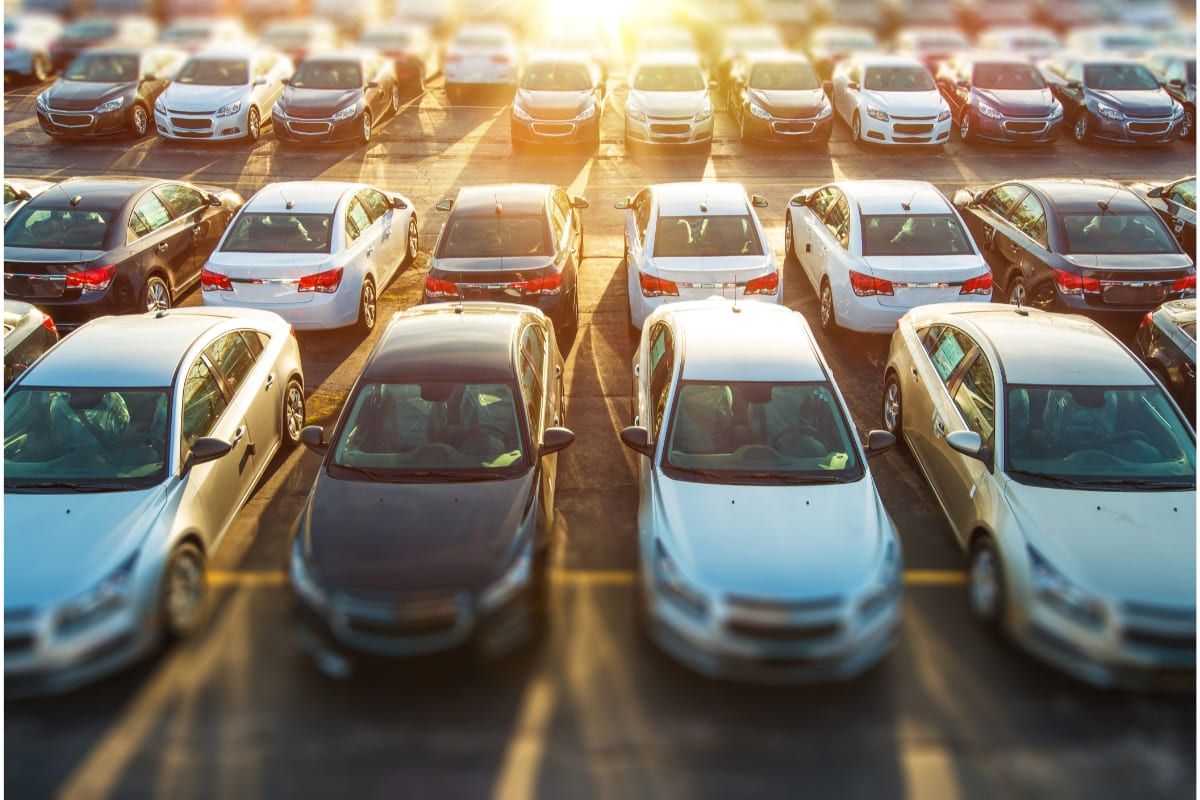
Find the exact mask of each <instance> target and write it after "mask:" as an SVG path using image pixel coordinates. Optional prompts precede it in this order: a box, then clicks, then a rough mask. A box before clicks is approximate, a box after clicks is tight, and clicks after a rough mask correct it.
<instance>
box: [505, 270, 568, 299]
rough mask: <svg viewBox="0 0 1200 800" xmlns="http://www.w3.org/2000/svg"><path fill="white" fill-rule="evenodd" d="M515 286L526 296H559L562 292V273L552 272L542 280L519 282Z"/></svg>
mask: <svg viewBox="0 0 1200 800" xmlns="http://www.w3.org/2000/svg"><path fill="white" fill-rule="evenodd" d="M513 286H517V287H519V288H520V289H521V291H523V292H524V293H525V294H558V293H559V292H561V291H562V273H561V272H551V273H549V274H548V275H543V276H542V277H540V278H532V279H530V280H527V281H518V282H517V283H514V284H513Z"/></svg>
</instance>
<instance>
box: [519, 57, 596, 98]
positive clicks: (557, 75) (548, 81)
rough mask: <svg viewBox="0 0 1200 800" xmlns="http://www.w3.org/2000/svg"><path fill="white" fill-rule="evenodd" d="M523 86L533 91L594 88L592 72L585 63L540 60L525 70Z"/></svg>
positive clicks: (583, 90) (575, 90) (565, 90)
mask: <svg viewBox="0 0 1200 800" xmlns="http://www.w3.org/2000/svg"><path fill="white" fill-rule="evenodd" d="M521 88H522V89H528V90H529V91H533V92H586V91H587V90H588V89H591V88H592V74H591V71H590V70H588V68H587V67H585V66H584V65H583V64H577V63H572V62H567V63H556V62H553V61H540V62H537V63H534V64H530V65H529V67H528V68H527V69H526V70H525V75H524V76H523V77H522V78H521Z"/></svg>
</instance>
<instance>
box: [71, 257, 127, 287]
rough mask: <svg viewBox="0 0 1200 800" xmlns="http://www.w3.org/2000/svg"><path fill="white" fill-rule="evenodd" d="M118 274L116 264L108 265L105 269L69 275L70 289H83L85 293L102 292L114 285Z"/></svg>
mask: <svg viewBox="0 0 1200 800" xmlns="http://www.w3.org/2000/svg"><path fill="white" fill-rule="evenodd" d="M116 274H117V265H116V264H106V265H105V266H103V267H92V268H91V269H82V270H79V271H78V272H68V273H67V288H68V289H83V290H84V291H85V292H102V291H104V290H105V289H107V288H108V285H109V284H110V283H112V279H113V276H114V275H116Z"/></svg>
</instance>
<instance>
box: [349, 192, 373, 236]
mask: <svg viewBox="0 0 1200 800" xmlns="http://www.w3.org/2000/svg"><path fill="white" fill-rule="evenodd" d="M369 227H371V217H370V216H369V215H368V214H367V210H366V209H365V208H363V204H362V203H360V202H359V200H358V198H357V197H355V198H354V199H352V200H351V201H350V207H349V208H348V209H346V244H350V243H351V242H353V241H354V240H355V239H357V238H358V237H359V236H362V234H363V232H364V231H366V229H367V228H369Z"/></svg>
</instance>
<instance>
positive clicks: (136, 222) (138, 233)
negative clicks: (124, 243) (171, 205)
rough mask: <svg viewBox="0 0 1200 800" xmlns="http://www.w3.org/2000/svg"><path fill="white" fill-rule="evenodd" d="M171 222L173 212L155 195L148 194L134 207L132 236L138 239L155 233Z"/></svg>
mask: <svg viewBox="0 0 1200 800" xmlns="http://www.w3.org/2000/svg"><path fill="white" fill-rule="evenodd" d="M170 222H171V212H170V211H167V207H166V206H164V205H163V204H162V201H161V200H159V199H158V198H157V197H156V196H155V195H152V194H150V195H146V196H145V197H144V198H142V200H141V201H140V202H139V203H138V204H137V207H135V208H134V209H133V214H132V215H130V217H129V231H130V233H131V234H133V235H132V237H131V238H133V239H137V238H140V237H142V236H145V235H146V234H148V233H153V232H154V231H156V230H158V229H159V228H162V227H164V226H165V225H168V224H169V223H170Z"/></svg>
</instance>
